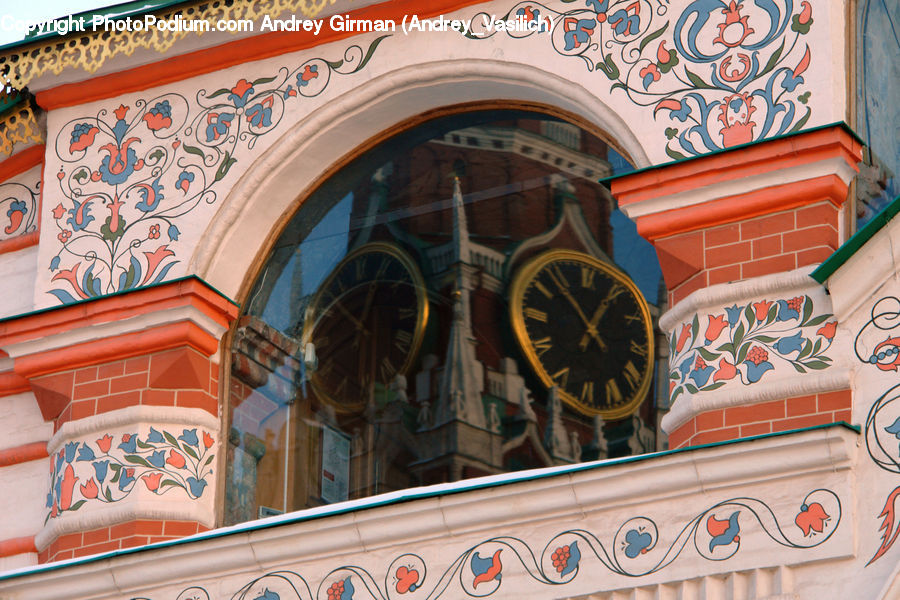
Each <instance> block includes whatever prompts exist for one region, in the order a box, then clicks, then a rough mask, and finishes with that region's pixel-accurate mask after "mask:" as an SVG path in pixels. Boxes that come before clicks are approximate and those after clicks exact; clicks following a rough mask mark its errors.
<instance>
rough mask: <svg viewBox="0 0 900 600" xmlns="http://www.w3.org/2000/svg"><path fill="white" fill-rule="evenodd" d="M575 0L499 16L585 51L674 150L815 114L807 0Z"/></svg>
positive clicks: (785, 129) (750, 135)
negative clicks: (683, 0)
mask: <svg viewBox="0 0 900 600" xmlns="http://www.w3.org/2000/svg"><path fill="white" fill-rule="evenodd" d="M568 4H569V3H564V4H556V3H548V4H542V3H538V2H520V3H518V4H516V5H514V6H512V7H511V8H510V9H509V11H508V12H507V13H506V14H505V15H504V16H503V17H500V18H499V19H500V20H501V21H506V20H508V19H513V20H515V19H520V20H524V21H526V22H528V23H534V24H535V27H534V28H532V29H526V30H525V31H522V30H505V34H506V35H508V36H511V37H514V38H524V37H529V36H532V35H540V34H541V33H549V34H550V35H549V36H544V37H545V39H547V40H548V41H549V43H550V45H551V48H552V50H553V51H554V52H556V53H557V54H559V55H561V56H564V57H571V58H579V59H581V60H582V61H583V62H584V67H585V68H586V69H587V71H589V72H591V73H592V74H593V76H594V77H597V78H598V82H599V81H603V82H604V83H603V84H599V83H598V85H602V86H603V87H605V85H609V86H610V87H609V93H610V95H611V96H612V97H613V98H616V97H617V96H621V99H622V100H625V101H626V102H629V103H633V104H635V105H637V106H640V107H643V108H644V109H646V112H647V117H648V118H652V119H653V120H656V121H664V122H665V123H667V127H666V128H665V134H664V135H665V140H660V141H659V143H661V144H662V143H664V144H665V151H666V154H667V155H668V156H669V157H671V158H685V157H686V156H692V155H698V154H702V153H705V152H709V151H712V150H720V149H722V148H730V147H732V146H737V145H740V144H746V143H749V142H753V141H758V140H762V139H765V138H768V137H772V136H776V135H781V134H784V133H790V132H793V131H798V130H800V129H801V128H803V126H804V125H805V124H806V122H807V121H808V120H809V119H810V116H811V114H812V107H811V106H810V105H809V98H810V95H811V91H810V90H809V86H807V85H804V84H805V83H806V80H805V77H804V74H805V73H806V71H807V69H808V68H809V65H810V62H811V61H812V60H814V59H815V58H817V56H816V53H815V52H813V51H812V50H811V49H810V45H809V43H808V41H807V39H806V37H807V35H808V34H809V32H810V29H811V27H812V26H813V23H814V22H815V19H814V18H813V17H814V11H813V7H812V4H811V3H810V2H807V1H806V0H802V1H801V2H799V3H795V2H794V1H793V0H754V1H753V2H750V1H743V0H731V1H730V2H725V1H722V0H696V1H694V2H690V3H689V4H687V6H685V7H684V8H681V7H680V6H678V4H680V3H678V4H676V3H670V2H669V1H668V0H585V1H584V2H578V3H575V7H574V8H572V7H571V6H566V5H568ZM579 5H581V6H579ZM557 6H560V7H562V6H564V7H565V10H561V9H558V8H555V7H557ZM495 20H496V17H494V16H493V15H489V14H488V13H481V14H479V15H476V16H475V19H474V21H473V29H474V30H473V31H472V32H471V33H469V34H468V37H470V38H472V39H484V38H489V37H492V36H494V35H502V34H501V33H499V30H498V29H496V28H493V29H491V28H488V24H489V23H493V22H494V21H495ZM551 22H552V26H551V27H552V29H550V30H549V31H548V24H549V23H551Z"/></svg>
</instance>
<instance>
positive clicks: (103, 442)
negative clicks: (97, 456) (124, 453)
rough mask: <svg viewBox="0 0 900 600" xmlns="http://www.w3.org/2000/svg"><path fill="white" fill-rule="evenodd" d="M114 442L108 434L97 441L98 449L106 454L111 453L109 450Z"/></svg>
mask: <svg viewBox="0 0 900 600" xmlns="http://www.w3.org/2000/svg"><path fill="white" fill-rule="evenodd" d="M112 442H113V437H112V436H111V435H109V434H108V433H107V434H106V435H104V436H103V437H102V438H100V439H99V440H97V447H98V448H100V451H101V452H103V453H104V454H105V453H107V452H109V449H110V448H111V447H112Z"/></svg>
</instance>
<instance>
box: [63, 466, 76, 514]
mask: <svg viewBox="0 0 900 600" xmlns="http://www.w3.org/2000/svg"><path fill="white" fill-rule="evenodd" d="M77 482H78V478H77V477H75V469H73V468H72V465H66V470H65V471H64V472H63V479H62V487H60V490H59V509H60V510H68V509H69V507H70V506H72V492H73V491H74V490H75V484H76V483H77Z"/></svg>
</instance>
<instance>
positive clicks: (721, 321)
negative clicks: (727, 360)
mask: <svg viewBox="0 0 900 600" xmlns="http://www.w3.org/2000/svg"><path fill="white" fill-rule="evenodd" d="M727 325H728V321H726V320H725V315H717V316H714V315H709V325H707V326H706V341H708V342H712V341H714V340H716V339H717V338H718V337H719V334H721V333H722V330H723V329H725V327H726V326H727Z"/></svg>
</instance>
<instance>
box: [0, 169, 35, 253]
mask: <svg viewBox="0 0 900 600" xmlns="http://www.w3.org/2000/svg"><path fill="white" fill-rule="evenodd" d="M40 195H41V167H40V166H37V167H34V168H33V169H29V170H28V171H27V172H25V173H23V174H21V175H17V176H15V177H13V178H12V179H10V180H8V181H5V182H3V183H0V242H3V241H5V240H10V239H12V238H16V237H19V236H22V235H27V234H29V233H34V232H36V231H37V229H38V210H39V209H40V207H39V204H40V203H39V199H40Z"/></svg>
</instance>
